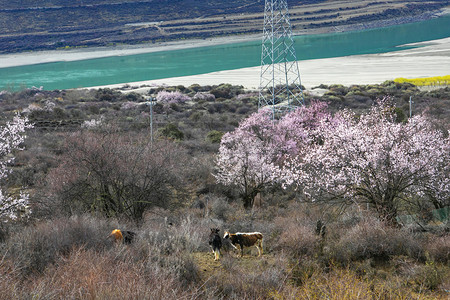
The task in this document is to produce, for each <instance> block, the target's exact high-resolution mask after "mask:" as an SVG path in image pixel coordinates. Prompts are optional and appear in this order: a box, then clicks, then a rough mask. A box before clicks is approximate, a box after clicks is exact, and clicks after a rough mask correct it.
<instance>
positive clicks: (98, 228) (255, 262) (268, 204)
mask: <svg viewBox="0 0 450 300" xmlns="http://www.w3.org/2000/svg"><path fill="white" fill-rule="evenodd" d="M315 89H318V90H319V89H320V91H321V93H320V94H321V96H319V95H318V94H316V96H313V95H310V94H307V95H305V97H306V99H305V100H306V103H307V104H308V105H309V104H311V103H312V102H314V100H320V101H323V102H327V103H328V106H329V108H330V110H331V111H332V112H338V111H342V110H343V109H350V110H352V111H355V112H356V113H357V114H358V115H360V114H363V113H365V112H367V111H369V109H370V108H371V106H372V104H373V103H374V102H376V101H377V99H380V98H382V97H384V96H385V95H390V96H391V97H392V99H393V101H394V102H395V104H396V108H395V115H396V122H398V123H399V124H401V123H405V122H407V119H408V115H409V111H408V110H409V97H410V96H413V97H414V99H415V100H414V114H415V115H418V114H420V113H426V114H427V115H428V116H429V117H430V118H431V119H432V120H433V126H434V128H436V129H438V130H440V131H445V130H446V129H448V124H449V123H450V119H449V116H450V89H449V88H448V87H446V88H441V89H436V90H433V91H429V92H427V91H421V90H420V89H418V88H417V87H416V86H414V85H412V84H410V83H396V82H393V81H387V82H385V83H383V84H376V85H375V84H374V85H353V86H349V87H346V86H342V85H329V86H327V85H321V86H317V87H315ZM148 95H157V99H158V103H156V104H155V105H154V106H153V107H152V113H153V115H152V119H153V129H154V137H153V138H154V140H153V142H152V143H150V140H151V137H150V128H149V127H150V110H149V106H148V103H147V99H146V97H147V96H148ZM173 95H176V97H177V99H183V101H178V102H177V101H174V99H172V98H170V97H172V96H173ZM166 98H167V99H169V100H167V99H166ZM172 100H173V101H172ZM256 110H257V94H255V93H254V92H251V91H247V90H245V89H244V88H243V87H242V86H232V85H229V84H222V85H215V86H199V85H192V86H189V87H185V86H181V85H180V86H172V87H153V88H150V90H149V91H148V93H147V94H146V95H141V94H137V93H123V92H120V91H119V90H114V89H91V90H82V89H81V90H55V91H45V90H39V89H25V90H22V91H19V92H8V91H3V92H2V93H1V94H0V113H1V114H2V115H3V116H5V119H8V120H9V119H12V117H13V116H14V115H15V114H16V113H17V112H21V113H22V114H23V115H25V116H27V117H28V118H29V120H30V121H31V122H32V123H33V124H34V128H33V129H29V130H27V132H26V135H27V138H26V140H25V141H24V143H22V147H23V150H22V151H14V152H13V154H14V156H15V161H14V162H13V163H12V164H11V165H10V166H11V170H12V173H10V174H8V175H7V178H3V180H2V188H3V189H4V190H6V191H7V194H8V195H13V196H18V195H19V192H18V190H20V189H21V187H26V188H25V191H26V192H27V193H29V195H30V198H29V200H30V208H31V214H29V215H28V216H27V217H25V216H24V218H19V219H18V220H12V219H8V218H5V220H7V221H8V222H3V220H2V222H1V223H0V224H1V225H0V274H1V278H2V280H1V281H0V290H1V291H2V293H1V294H0V299H30V298H33V299H238V298H239V299H336V300H337V299H447V298H448V291H449V289H450V281H449V278H448V276H447V274H449V272H450V268H449V259H450V243H449V241H450V239H449V233H448V232H449V231H448V209H447V210H445V208H444V209H443V210H440V212H443V214H442V215H439V217H436V215H434V214H433V213H432V212H433V211H430V209H429V208H430V207H429V205H428V203H426V202H420V201H419V202H418V203H421V204H422V205H417V206H409V205H408V204H409V203H408V202H405V203H404V205H399V212H398V213H399V216H401V217H402V218H400V219H401V220H406V219H408V220H413V221H412V222H406V221H405V222H403V221H402V226H392V224H388V223H386V222H384V220H380V218H379V217H378V216H377V215H376V214H375V212H374V210H373V209H372V208H370V207H369V206H365V205H353V204H349V205H345V203H344V204H343V205H333V203H328V204H324V203H322V202H320V201H319V202H309V201H305V200H304V198H303V195H302V193H300V192H299V191H296V190H294V189H283V188H281V187H280V186H273V187H271V188H268V189H266V190H264V192H263V193H262V197H261V198H260V200H258V201H256V203H255V205H254V206H253V208H252V209H244V208H243V206H242V199H241V195H240V194H239V191H238V189H237V187H235V186H227V185H224V184H221V183H218V182H217V181H216V180H215V178H214V177H213V176H212V174H213V173H214V172H216V159H217V153H218V150H219V145H220V144H219V143H220V141H221V138H222V136H223V135H224V134H225V133H226V132H230V131H233V130H234V129H236V128H237V127H238V126H239V124H240V123H241V122H242V121H243V120H244V119H245V118H247V117H248V116H249V115H250V114H252V113H253V112H255V111H256ZM5 125H6V124H5V123H2V124H0V126H2V127H3V126H5ZM118 200H120V201H118ZM412 200H416V199H412ZM412 202H413V201H412ZM118 204H120V205H118ZM116 205H117V206H116ZM127 205H132V207H133V209H132V210H129V209H127ZM120 206H123V207H120ZM412 207H413V208H414V209H413V210H411V208H412ZM447 208H448V206H447ZM0 212H2V211H1V210H0ZM445 212H447V214H445ZM21 213H22V214H24V215H25V214H26V213H27V211H26V210H24V211H21ZM0 215H1V214H0ZM1 216H3V217H4V215H1ZM319 220H320V221H321V222H324V223H325V224H326V230H325V231H322V232H323V234H322V233H321V232H320V231H318V230H317V226H318V225H317V224H318V221H319ZM213 227H218V228H220V230H221V231H220V232H221V234H223V233H224V231H225V230H230V231H232V232H236V231H260V232H262V233H263V234H264V254H263V255H262V257H257V251H256V249H254V248H248V249H246V251H245V253H244V256H243V257H239V256H238V255H237V253H235V252H234V251H233V250H231V247H230V245H229V244H228V243H227V242H226V241H225V242H224V246H223V249H222V256H221V258H220V260H219V261H214V256H213V254H212V253H211V250H210V248H209V245H208V235H209V232H210V228H213ZM115 228H121V229H125V230H132V231H134V232H136V233H137V237H136V239H135V241H134V242H133V243H132V244H130V245H122V244H120V245H117V244H115V243H114V242H113V241H112V240H111V239H109V238H108V237H107V236H108V235H109V233H110V232H111V231H112V230H113V229H115Z"/></svg>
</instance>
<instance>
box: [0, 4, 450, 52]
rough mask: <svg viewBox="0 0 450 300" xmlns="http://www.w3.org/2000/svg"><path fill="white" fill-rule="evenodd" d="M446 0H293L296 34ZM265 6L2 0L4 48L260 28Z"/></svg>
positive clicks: (377, 21) (372, 20) (419, 12)
mask: <svg viewBox="0 0 450 300" xmlns="http://www.w3.org/2000/svg"><path fill="white" fill-rule="evenodd" d="M68 2H69V4H68ZM449 5H450V4H449V1H448V0H431V1H421V2H417V1H403V0H391V1H382V2H380V1H353V2H349V1H343V0H334V1H324V0H316V1H301V0H291V1H289V7H290V11H291V22H292V25H293V31H294V34H308V33H318V32H323V31H330V30H331V31H335V30H338V31H339V30H349V29H353V28H355V27H356V28H364V26H365V24H371V26H384V24H390V23H392V22H394V23H401V22H414V21H416V20H420V19H423V18H432V17H433V16H434V15H435V14H436V13H437V12H439V11H440V10H442V9H444V8H446V7H447V8H448V6H449ZM263 6H264V0H209V1H196V0H74V1H66V0H41V1H39V2H38V4H36V1H32V0H23V1H20V2H19V3H17V2H16V1H10V0H0V27H1V28H2V31H1V32H0V53H13V52H21V51H30V50H51V49H67V48H75V47H92V46H109V45H118V44H140V43H158V42H161V41H173V40H184V39H203V38H210V37H217V36H228V35H245V34H255V33H260V32H261V30H262V29H261V28H262V18H263ZM130 24H131V26H130Z"/></svg>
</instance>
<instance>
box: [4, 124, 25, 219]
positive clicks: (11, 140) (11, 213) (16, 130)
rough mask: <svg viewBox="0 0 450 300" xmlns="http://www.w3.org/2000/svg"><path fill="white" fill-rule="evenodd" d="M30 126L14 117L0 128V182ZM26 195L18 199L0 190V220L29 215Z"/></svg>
mask: <svg viewBox="0 0 450 300" xmlns="http://www.w3.org/2000/svg"><path fill="white" fill-rule="evenodd" d="M30 127H31V125H30V124H29V123H28V120H27V119H26V118H21V117H19V116H15V117H14V119H13V120H12V121H11V122H7V123H6V125H5V126H4V127H2V128H0V180H3V179H5V178H6V177H8V174H9V173H10V172H11V171H10V169H9V168H8V165H10V164H11V163H12V162H13V161H14V157H12V152H13V151H14V150H17V149H20V144H21V143H22V142H23V141H24V139H25V135H24V134H23V133H24V132H25V130H26V129H27V128H30ZM29 212H30V210H29V209H28V195H27V194H25V193H20V195H19V196H18V197H14V196H10V195H8V194H7V193H5V192H4V191H3V190H2V189H1V188H0V220H2V221H8V220H15V219H17V218H18V217H19V215H20V214H22V215H24V214H27V213H29Z"/></svg>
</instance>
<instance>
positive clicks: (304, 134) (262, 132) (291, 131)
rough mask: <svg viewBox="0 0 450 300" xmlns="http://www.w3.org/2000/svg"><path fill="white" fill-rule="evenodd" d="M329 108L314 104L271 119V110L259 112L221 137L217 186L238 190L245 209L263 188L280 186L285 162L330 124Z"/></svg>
mask: <svg viewBox="0 0 450 300" xmlns="http://www.w3.org/2000/svg"><path fill="white" fill-rule="evenodd" d="M326 108H327V105H326V104H325V103H321V102H314V103H312V104H311V105H310V106H308V107H301V108H299V109H297V110H295V111H294V112H292V113H289V114H287V115H286V116H285V117H283V118H282V119H280V120H276V119H272V113H271V112H270V110H260V111H259V112H257V113H254V114H252V115H251V116H250V117H248V118H247V119H245V120H244V121H242V122H241V124H240V125H239V127H238V128H237V129H236V130H234V131H233V132H229V133H227V134H225V135H224V136H223V137H222V141H221V145H220V148H219V154H218V158H217V172H216V174H215V176H216V179H217V181H218V182H220V183H222V184H225V185H234V186H237V187H238V189H239V193H240V195H241V197H242V200H243V203H244V207H246V208H251V207H252V206H253V200H254V197H255V196H256V195H257V194H258V193H259V192H261V191H262V190H263V189H264V188H266V187H268V186H271V185H273V184H278V183H281V180H280V179H282V176H281V170H282V168H281V167H282V166H283V164H284V163H285V160H286V159H288V158H289V157H292V156H295V155H298V154H299V153H300V151H302V149H304V147H305V144H307V143H310V142H311V141H314V140H316V139H317V136H315V135H317V129H318V127H319V125H320V124H322V123H323V122H325V121H323V120H328V121H331V120H332V118H331V115H330V114H329V113H328V112H327V111H326Z"/></svg>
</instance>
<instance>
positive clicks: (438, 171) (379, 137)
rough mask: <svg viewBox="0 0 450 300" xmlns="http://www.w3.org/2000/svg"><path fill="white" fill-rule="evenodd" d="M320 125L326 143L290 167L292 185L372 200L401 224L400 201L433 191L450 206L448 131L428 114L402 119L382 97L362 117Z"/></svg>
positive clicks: (333, 196) (327, 195)
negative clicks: (398, 117) (434, 125)
mask: <svg viewBox="0 0 450 300" xmlns="http://www.w3.org/2000/svg"><path fill="white" fill-rule="evenodd" d="M338 118H340V121H339V122H328V123H327V124H323V126H321V127H320V131H321V132H320V135H321V142H320V143H310V144H309V146H308V148H307V150H306V151H303V152H302V155H301V156H300V155H297V156H295V157H293V158H292V159H291V160H290V161H289V163H287V164H285V167H284V171H285V172H284V179H285V183H286V184H295V185H298V186H300V185H302V186H303V187H304V191H305V193H307V194H309V195H313V194H314V195H315V196H316V199H317V196H318V195H320V197H321V199H327V200H328V201H333V200H336V201H341V200H347V201H349V202H353V203H368V204H369V205H371V206H372V207H373V208H374V209H375V210H376V211H377V213H378V214H379V216H380V217H381V218H383V219H385V220H387V221H390V222H392V223H396V221H395V220H396V217H397V213H398V209H399V207H400V204H405V203H407V202H408V201H410V200H411V199H412V197H415V196H419V197H422V198H424V197H425V196H426V195H427V194H428V195H430V194H432V196H433V197H432V198H433V199H434V201H435V206H438V207H443V206H444V205H448V201H449V195H450V179H449V171H450V168H449V166H450V146H449V138H448V134H447V135H445V134H444V133H443V132H441V131H438V130H436V129H434V128H433V125H432V123H431V122H430V121H429V120H428V119H427V118H426V117H424V116H416V117H414V118H411V119H410V120H408V122H407V123H396V122H395V114H394V109H393V108H392V107H389V106H388V105H387V104H386V101H381V104H380V105H377V106H374V107H373V108H372V109H371V111H370V112H369V113H367V114H363V115H361V116H360V117H359V118H357V116H356V115H355V114H354V113H352V112H350V111H347V110H346V111H343V112H341V113H340V114H339V116H338Z"/></svg>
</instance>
